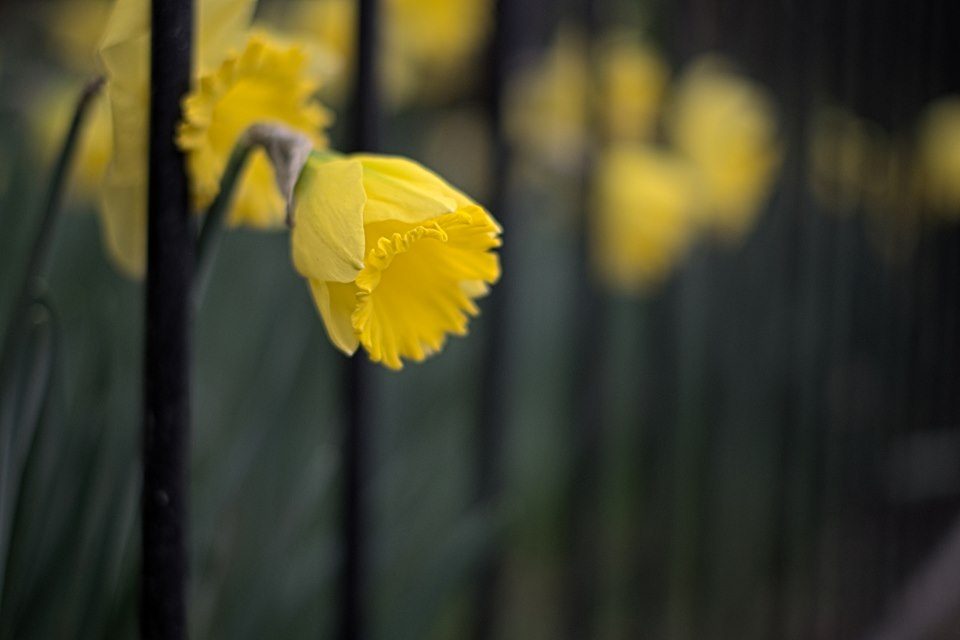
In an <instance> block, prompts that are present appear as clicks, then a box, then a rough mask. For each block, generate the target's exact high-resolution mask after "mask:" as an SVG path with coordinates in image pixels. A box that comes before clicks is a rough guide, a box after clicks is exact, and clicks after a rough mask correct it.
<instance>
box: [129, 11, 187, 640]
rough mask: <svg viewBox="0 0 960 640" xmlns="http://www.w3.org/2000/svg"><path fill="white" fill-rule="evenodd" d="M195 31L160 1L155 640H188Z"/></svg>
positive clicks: (147, 538)
mask: <svg viewBox="0 0 960 640" xmlns="http://www.w3.org/2000/svg"><path fill="white" fill-rule="evenodd" d="M192 32H193V2H192V0H154V1H153V3H152V47H151V54H150V130H149V162H150V168H149V187H148V192H149V193H148V200H149V205H148V222H147V281H146V334H145V352H144V399H143V403H144V404H143V488H142V491H143V493H142V502H141V509H142V512H141V515H142V527H143V537H142V545H143V546H142V563H143V564H142V569H141V571H142V573H141V593H140V633H141V636H142V637H143V638H145V639H149V640H154V639H157V640H160V639H162V640H175V639H179V638H185V637H186V601H185V600H186V598H185V583H186V574H187V553H186V531H187V523H186V512H187V509H186V500H187V482H186V475H187V464H188V440H189V433H190V429H189V425H190V378H191V376H190V302H191V298H190V286H191V281H192V276H193V258H194V234H193V228H192V224H191V222H192V221H191V219H190V216H189V211H188V207H189V205H188V188H187V176H186V173H185V169H184V161H183V156H182V154H181V153H180V151H179V150H178V149H177V147H176V145H175V144H174V133H175V130H176V125H177V122H178V121H179V120H180V100H181V98H182V97H183V95H184V94H185V93H186V92H187V91H188V90H189V88H190V74H191V71H190V69H191V44H192V39H193V37H192Z"/></svg>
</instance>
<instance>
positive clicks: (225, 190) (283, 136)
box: [195, 124, 313, 302]
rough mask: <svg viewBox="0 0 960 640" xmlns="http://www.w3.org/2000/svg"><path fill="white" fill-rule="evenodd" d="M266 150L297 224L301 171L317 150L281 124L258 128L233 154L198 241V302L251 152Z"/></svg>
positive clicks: (249, 131) (246, 135)
mask: <svg viewBox="0 0 960 640" xmlns="http://www.w3.org/2000/svg"><path fill="white" fill-rule="evenodd" d="M258 147H259V148H260V149H263V151H264V153H265V154H266V156H267V159H268V160H270V163H271V164H272V165H273V173H274V177H275V178H276V181H277V188H278V189H279V190H280V195H282V196H283V199H284V201H285V202H286V203H287V225H288V226H292V224H293V221H292V218H291V215H292V213H291V212H292V206H293V191H294V188H295V186H296V182H297V179H298V178H299V176H300V171H301V169H303V165H304V164H305V163H306V161H307V158H308V157H309V156H310V153H311V151H312V149H313V144H312V143H311V142H310V138H308V137H307V136H305V135H303V134H302V133H300V132H298V131H295V130H293V129H289V128H287V127H284V126H282V125H278V124H254V125H252V126H251V127H250V128H249V129H247V130H246V132H244V134H243V135H242V136H240V139H239V140H238V141H237V144H236V146H235V147H234V148H233V153H231V154H230V160H229V161H228V162H227V168H226V169H225V170H224V172H223V176H222V177H221V178H220V191H219V193H218V194H217V197H216V199H214V201H213V203H212V204H211V205H210V208H209V209H207V214H206V215H205V216H204V220H203V228H201V229H200V235H199V237H198V238H197V253H196V278H197V279H196V288H195V292H196V294H195V295H196V301H198V302H199V301H200V300H201V299H202V298H203V291H204V289H205V286H206V282H207V278H208V277H209V271H210V265H211V263H212V261H213V256H214V254H215V253H216V245H217V240H218V239H219V237H220V231H221V230H222V229H223V224H224V220H225V219H226V217H227V212H229V211H230V208H231V206H232V204H233V198H234V194H235V192H236V189H237V185H238V183H239V181H240V175H241V174H242V173H243V169H244V166H245V165H246V161H247V158H248V157H249V155H250V151H251V150H252V149H255V148H258Z"/></svg>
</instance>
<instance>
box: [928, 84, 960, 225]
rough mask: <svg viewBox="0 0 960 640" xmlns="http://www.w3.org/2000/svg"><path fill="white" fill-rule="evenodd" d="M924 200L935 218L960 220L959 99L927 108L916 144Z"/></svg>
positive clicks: (947, 100) (951, 99)
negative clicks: (938, 216)
mask: <svg viewBox="0 0 960 640" xmlns="http://www.w3.org/2000/svg"><path fill="white" fill-rule="evenodd" d="M918 153H919V156H920V157H919V158H918V160H919V165H920V167H921V174H922V178H921V179H922V184H923V194H924V200H925V201H926V203H927V204H928V205H929V206H930V208H931V209H932V210H933V211H934V212H936V213H937V214H939V215H941V216H945V217H949V218H952V219H957V218H960V97H958V96H949V97H945V98H940V99H939V100H937V101H935V102H933V103H932V104H931V105H930V106H928V107H927V108H926V110H925V111H924V113H923V115H922V116H921V121H920V139H919V141H918Z"/></svg>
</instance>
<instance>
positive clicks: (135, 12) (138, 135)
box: [99, 0, 256, 276]
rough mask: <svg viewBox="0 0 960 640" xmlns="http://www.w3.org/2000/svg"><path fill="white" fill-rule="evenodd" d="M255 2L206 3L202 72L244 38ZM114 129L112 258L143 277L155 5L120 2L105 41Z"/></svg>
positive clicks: (105, 200)
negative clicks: (153, 11) (152, 20)
mask: <svg viewBox="0 0 960 640" xmlns="http://www.w3.org/2000/svg"><path fill="white" fill-rule="evenodd" d="M255 4H256V2H255V0H200V2H198V3H197V10H198V13H199V16H198V20H197V25H198V28H197V29H196V33H195V37H196V39H197V43H196V45H197V46H196V47H195V51H196V52H197V55H196V59H197V67H198V69H199V71H200V72H206V71H209V69H211V68H212V67H214V66H216V65H219V63H220V61H221V60H223V58H224V57H225V56H226V54H227V52H228V51H229V50H230V49H231V48H236V47H237V46H238V45H239V44H241V43H242V41H243V37H244V31H245V29H246V27H247V25H249V22H250V18H251V15H252V13H253V9H254V7H255ZM99 54H100V60H101V62H102V63H103V67H104V70H105V72H106V76H107V88H106V89H107V97H108V99H109V102H110V111H111V123H112V126H113V133H114V135H113V154H112V157H111V160H110V165H109V166H108V167H107V175H106V178H105V179H104V183H103V190H102V196H101V208H100V211H101V222H102V225H103V226H102V228H103V236H104V241H105V243H106V245H107V249H108V251H109V253H110V256H111V258H112V259H113V261H114V263H115V264H116V265H117V266H118V267H119V268H120V269H121V270H122V271H124V272H125V273H127V274H128V275H132V276H140V275H141V274H142V273H143V270H144V267H145V263H146V206H147V133H148V129H149V127H148V115H149V82H150V79H149V76H150V16H149V3H147V2H143V0H117V2H116V4H115V5H114V7H113V12H112V13H111V15H110V20H109V21H108V23H107V28H106V33H105V34H104V37H103V40H102V41H101V44H100V50H99Z"/></svg>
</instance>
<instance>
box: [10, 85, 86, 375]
mask: <svg viewBox="0 0 960 640" xmlns="http://www.w3.org/2000/svg"><path fill="white" fill-rule="evenodd" d="M102 86H103V78H97V79H95V80H93V81H92V82H90V83H89V84H87V86H86V87H84V88H83V91H82V92H81V93H80V99H79V100H78V101H77V107H76V109H75V110H74V113H73V120H71V122H70V128H69V129H68V130H67V137H66V138H65V139H64V141H63V146H62V147H61V149H60V155H59V156H58V157H57V162H56V164H55V165H54V168H53V174H52V175H51V177H50V185H49V187H48V188H47V194H46V198H45V199H44V203H43V210H42V213H41V218H40V227H39V228H38V229H37V234H36V236H35V237H34V240H33V247H32V248H31V250H30V253H29V255H28V258H27V267H26V270H25V271H24V273H23V281H22V283H21V285H20V291H19V293H18V294H17V297H16V299H15V302H14V306H13V309H12V310H11V314H10V316H11V318H12V319H11V321H10V326H9V327H8V328H7V333H6V336H5V338H4V342H3V351H2V352H0V353H2V355H0V389H6V387H7V383H8V380H9V376H10V375H12V371H11V364H12V363H13V362H14V361H15V360H16V358H15V357H14V352H15V351H16V346H17V344H18V340H17V338H18V337H19V333H20V331H21V330H22V328H23V325H24V324H25V322H26V319H27V311H28V309H29V307H30V303H31V301H32V300H33V298H34V296H35V293H36V288H37V282H38V281H39V280H40V279H41V278H43V275H44V273H45V272H46V270H47V263H48V262H49V256H50V246H51V244H52V242H53V234H54V232H55V231H56V228H57V222H58V220H59V219H60V212H61V211H62V207H61V204H62V202H63V195H64V192H65V191H66V186H67V178H68V177H69V173H70V165H71V163H72V161H73V156H74V154H75V153H76V150H77V144H78V142H79V140H80V133H81V131H82V130H83V123H84V118H85V116H86V113H87V110H88V108H89V106H90V103H91V102H93V99H94V98H95V97H96V95H97V94H98V93H99V91H100V88H101V87H102Z"/></svg>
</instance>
